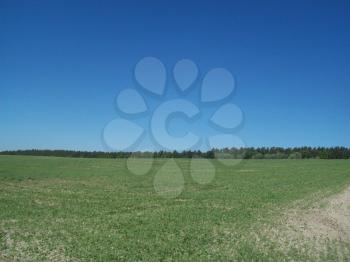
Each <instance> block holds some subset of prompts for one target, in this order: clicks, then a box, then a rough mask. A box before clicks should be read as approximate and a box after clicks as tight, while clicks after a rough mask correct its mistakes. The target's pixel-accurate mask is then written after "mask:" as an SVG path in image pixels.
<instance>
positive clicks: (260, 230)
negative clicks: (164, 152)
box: [0, 156, 350, 261]
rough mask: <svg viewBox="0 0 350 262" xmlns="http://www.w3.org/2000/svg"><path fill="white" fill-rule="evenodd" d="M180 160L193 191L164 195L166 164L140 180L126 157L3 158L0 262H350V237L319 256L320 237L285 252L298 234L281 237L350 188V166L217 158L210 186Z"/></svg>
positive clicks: (343, 162)
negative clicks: (290, 222) (291, 221)
mask: <svg viewBox="0 0 350 262" xmlns="http://www.w3.org/2000/svg"><path fill="white" fill-rule="evenodd" d="M197 161H200V160H197ZM227 161H229V160H227ZM176 162H177V163H178V165H179V166H181V168H182V170H184V173H185V189H184V191H183V192H182V194H181V195H180V196H178V197H177V198H175V199H164V198H162V197H160V196H159V195H158V194H156V193H155V192H154V188H153V178H154V173H155V171H156V170H157V169H159V168H160V167H161V166H162V164H163V163H164V160H162V159H157V160H156V162H155V165H154V166H153V168H152V170H151V172H150V173H149V174H147V175H145V176H135V175H132V174H130V173H129V172H128V170H127V168H126V163H125V160H123V159H120V160H114V159H78V158H55V157H29V156H26V157H25V156H0V260H1V261H13V260H18V261H23V260H27V261H41V260H44V261H65V260H67V261H71V260H73V261H80V260H82V261H111V260H113V261H206V260H216V261H228V260H231V261H232V260H239V261H285V260H292V259H293V260H295V261H306V260H310V261H312V260H315V261H316V260H321V261H322V260H324V261H331V260H333V261H337V260H341V259H342V260H344V261H346V260H350V256H349V253H350V241H343V240H342V241H335V240H329V241H328V242H327V243H326V245H327V248H326V250H325V252H322V253H317V251H313V250H320V249H313V248H311V247H310V248H309V246H308V245H310V246H312V245H313V244H314V243H312V241H309V242H307V241H306V242H305V243H303V244H302V245H294V244H293V243H292V244H290V245H289V246H288V245H285V246H283V245H282V244H281V243H282V242H283V243H284V242H286V241H285V240H286V239H285V237H287V238H288V236H289V235H290V234H288V232H287V233H283V231H281V232H282V233H281V235H280V236H281V239H282V238H283V237H282V236H284V238H283V241H282V240H281V241H280V242H279V241H278V238H277V241H276V238H274V237H272V236H273V234H272V232H275V231H274V230H276V229H278V228H279V227H281V230H282V228H283V222H282V223H281V221H282V220H281V218H282V217H284V216H285V214H288V210H295V208H299V210H301V211H302V210H303V209H307V208H308V207H309V206H310V205H312V203H314V202H315V201H319V200H322V199H323V198H326V197H329V196H331V195H333V194H336V193H340V192H341V191H342V190H344V189H345V188H347V187H348V186H349V185H350V160H247V161H242V162H241V163H240V164H239V165H236V166H234V167H229V166H225V165H222V164H221V163H218V162H216V161H213V164H214V165H215V167H216V170H217V172H216V176H215V179H214V180H213V182H212V183H210V184H208V185H199V184H197V183H195V182H194V181H193V180H192V179H191V177H190V175H189V163H190V160H189V159H178V160H176ZM277 232H279V231H278V230H277ZM278 236H279V235H278ZM287 242H288V239H287ZM315 252H316V253H315Z"/></svg>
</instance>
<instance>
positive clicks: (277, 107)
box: [0, 0, 350, 150]
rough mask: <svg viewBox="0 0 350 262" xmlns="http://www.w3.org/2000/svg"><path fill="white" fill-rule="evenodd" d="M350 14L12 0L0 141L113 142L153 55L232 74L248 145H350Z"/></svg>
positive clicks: (288, 7)
mask: <svg viewBox="0 0 350 262" xmlns="http://www.w3.org/2000/svg"><path fill="white" fill-rule="evenodd" d="M349 13H350V2H349V1H210V2H209V1H208V2H206V1H200V2H199V1H192V2H191V3H189V1H173V2H166V1H144V2H143V3H142V2H141V1H127V2H125V3H118V1H16V0H4V1H1V3H0V150H5V149H26V148H50V149H80V150H105V149H106V148H105V147H104V145H103V143H102V142H101V132H102V130H103V128H104V126H105V125H106V124H107V123H108V122H109V121H110V120H112V119H115V118H116V117H118V112H117V110H116V109H115V105H114V102H115V98H116V95H117V94H118V93H119V92H120V91H121V90H122V89H125V88H133V87H134V86H135V79H134V75H133V70H134V68H135V65H136V64H137V62H138V61H139V60H140V59H142V58H143V57H147V56H154V57H157V58H159V59H160V60H161V61H162V62H163V63H164V65H165V67H166V69H167V70H168V71H169V72H170V73H171V70H172V68H173V67H174V64H175V63H176V62H177V61H178V60H180V59H183V58H189V59H191V60H193V61H194V62H195V63H196V64H197V65H198V67H199V73H200V75H201V76H203V75H204V74H205V73H206V72H208V71H209V70H210V69H212V68H217V67H222V68H226V69H228V70H229V71H230V72H232V74H233V75H234V78H235V81H236V89H235V92H234V96H233V97H232V102H233V103H235V104H236V105H238V106H239V107H240V108H241V109H242V111H243V112H244V123H243V125H241V126H240V127H239V128H238V129H237V130H235V133H236V134H237V135H238V136H239V137H241V138H242V139H243V140H244V141H245V143H246V144H247V145H248V146H284V147H289V146H302V145H310V146H336V145H342V146H350V136H349V134H350V121H349V113H350V103H349V101H350V30H349V28H350V16H349ZM171 87H173V85H172V83H171V81H170V83H169V88H171ZM218 88H220V87H218ZM187 98H188V99H189V100H190V101H195V98H192V96H191V95H189V96H188V97H187ZM151 99H152V98H151ZM162 99H165V98H162ZM158 102H160V103H161V102H163V101H162V100H158ZM152 103H153V102H152ZM154 103H155V102H154ZM175 121H179V122H173V123H172V125H173V126H175V127H181V128H180V129H182V127H184V129H185V128H186V127H188V124H186V123H182V122H183V121H182V119H177V120H175ZM181 121H182V122H181ZM174 123H175V124H174ZM176 123H177V124H176ZM145 127H146V125H145ZM200 129H201V131H202V132H204V133H209V132H210V131H209V127H208V126H206V125H201V126H200ZM183 132H184V130H180V131H179V134H175V135H181V133H183Z"/></svg>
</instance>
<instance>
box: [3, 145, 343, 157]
mask: <svg viewBox="0 0 350 262" xmlns="http://www.w3.org/2000/svg"><path fill="white" fill-rule="evenodd" d="M0 155H29V156H57V157H83V158H128V157H139V158H142V157H145V158H149V157H155V158H193V157H202V158H215V157H218V158H227V159H230V158H231V159H350V148H347V147H294V148H282V147H258V148H253V147H248V148H224V149H212V150H210V151H206V152H202V151H182V152H178V151H157V152H101V151H73V150H37V149H31V150H16V151H1V152H0Z"/></svg>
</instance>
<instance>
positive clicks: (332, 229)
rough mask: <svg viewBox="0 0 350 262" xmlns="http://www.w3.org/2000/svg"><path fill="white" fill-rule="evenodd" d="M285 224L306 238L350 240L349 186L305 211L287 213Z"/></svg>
mask: <svg viewBox="0 0 350 262" xmlns="http://www.w3.org/2000/svg"><path fill="white" fill-rule="evenodd" d="M286 223H287V225H289V226H290V227H291V228H292V229H295V230H296V231H299V232H300V233H301V234H303V236H305V237H307V238H327V239H329V240H343V241H349V240H350V187H348V188H347V189H346V190H344V191H343V192H342V193H340V194H338V195H335V196H332V197H330V198H328V199H325V200H322V201H321V202H320V203H317V204H315V205H314V206H313V207H312V208H311V209H309V210H307V211H306V212H305V211H304V212H300V211H299V212H298V211H296V212H295V213H294V214H293V213H292V214H289V215H288V216H287V219H286Z"/></svg>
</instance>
